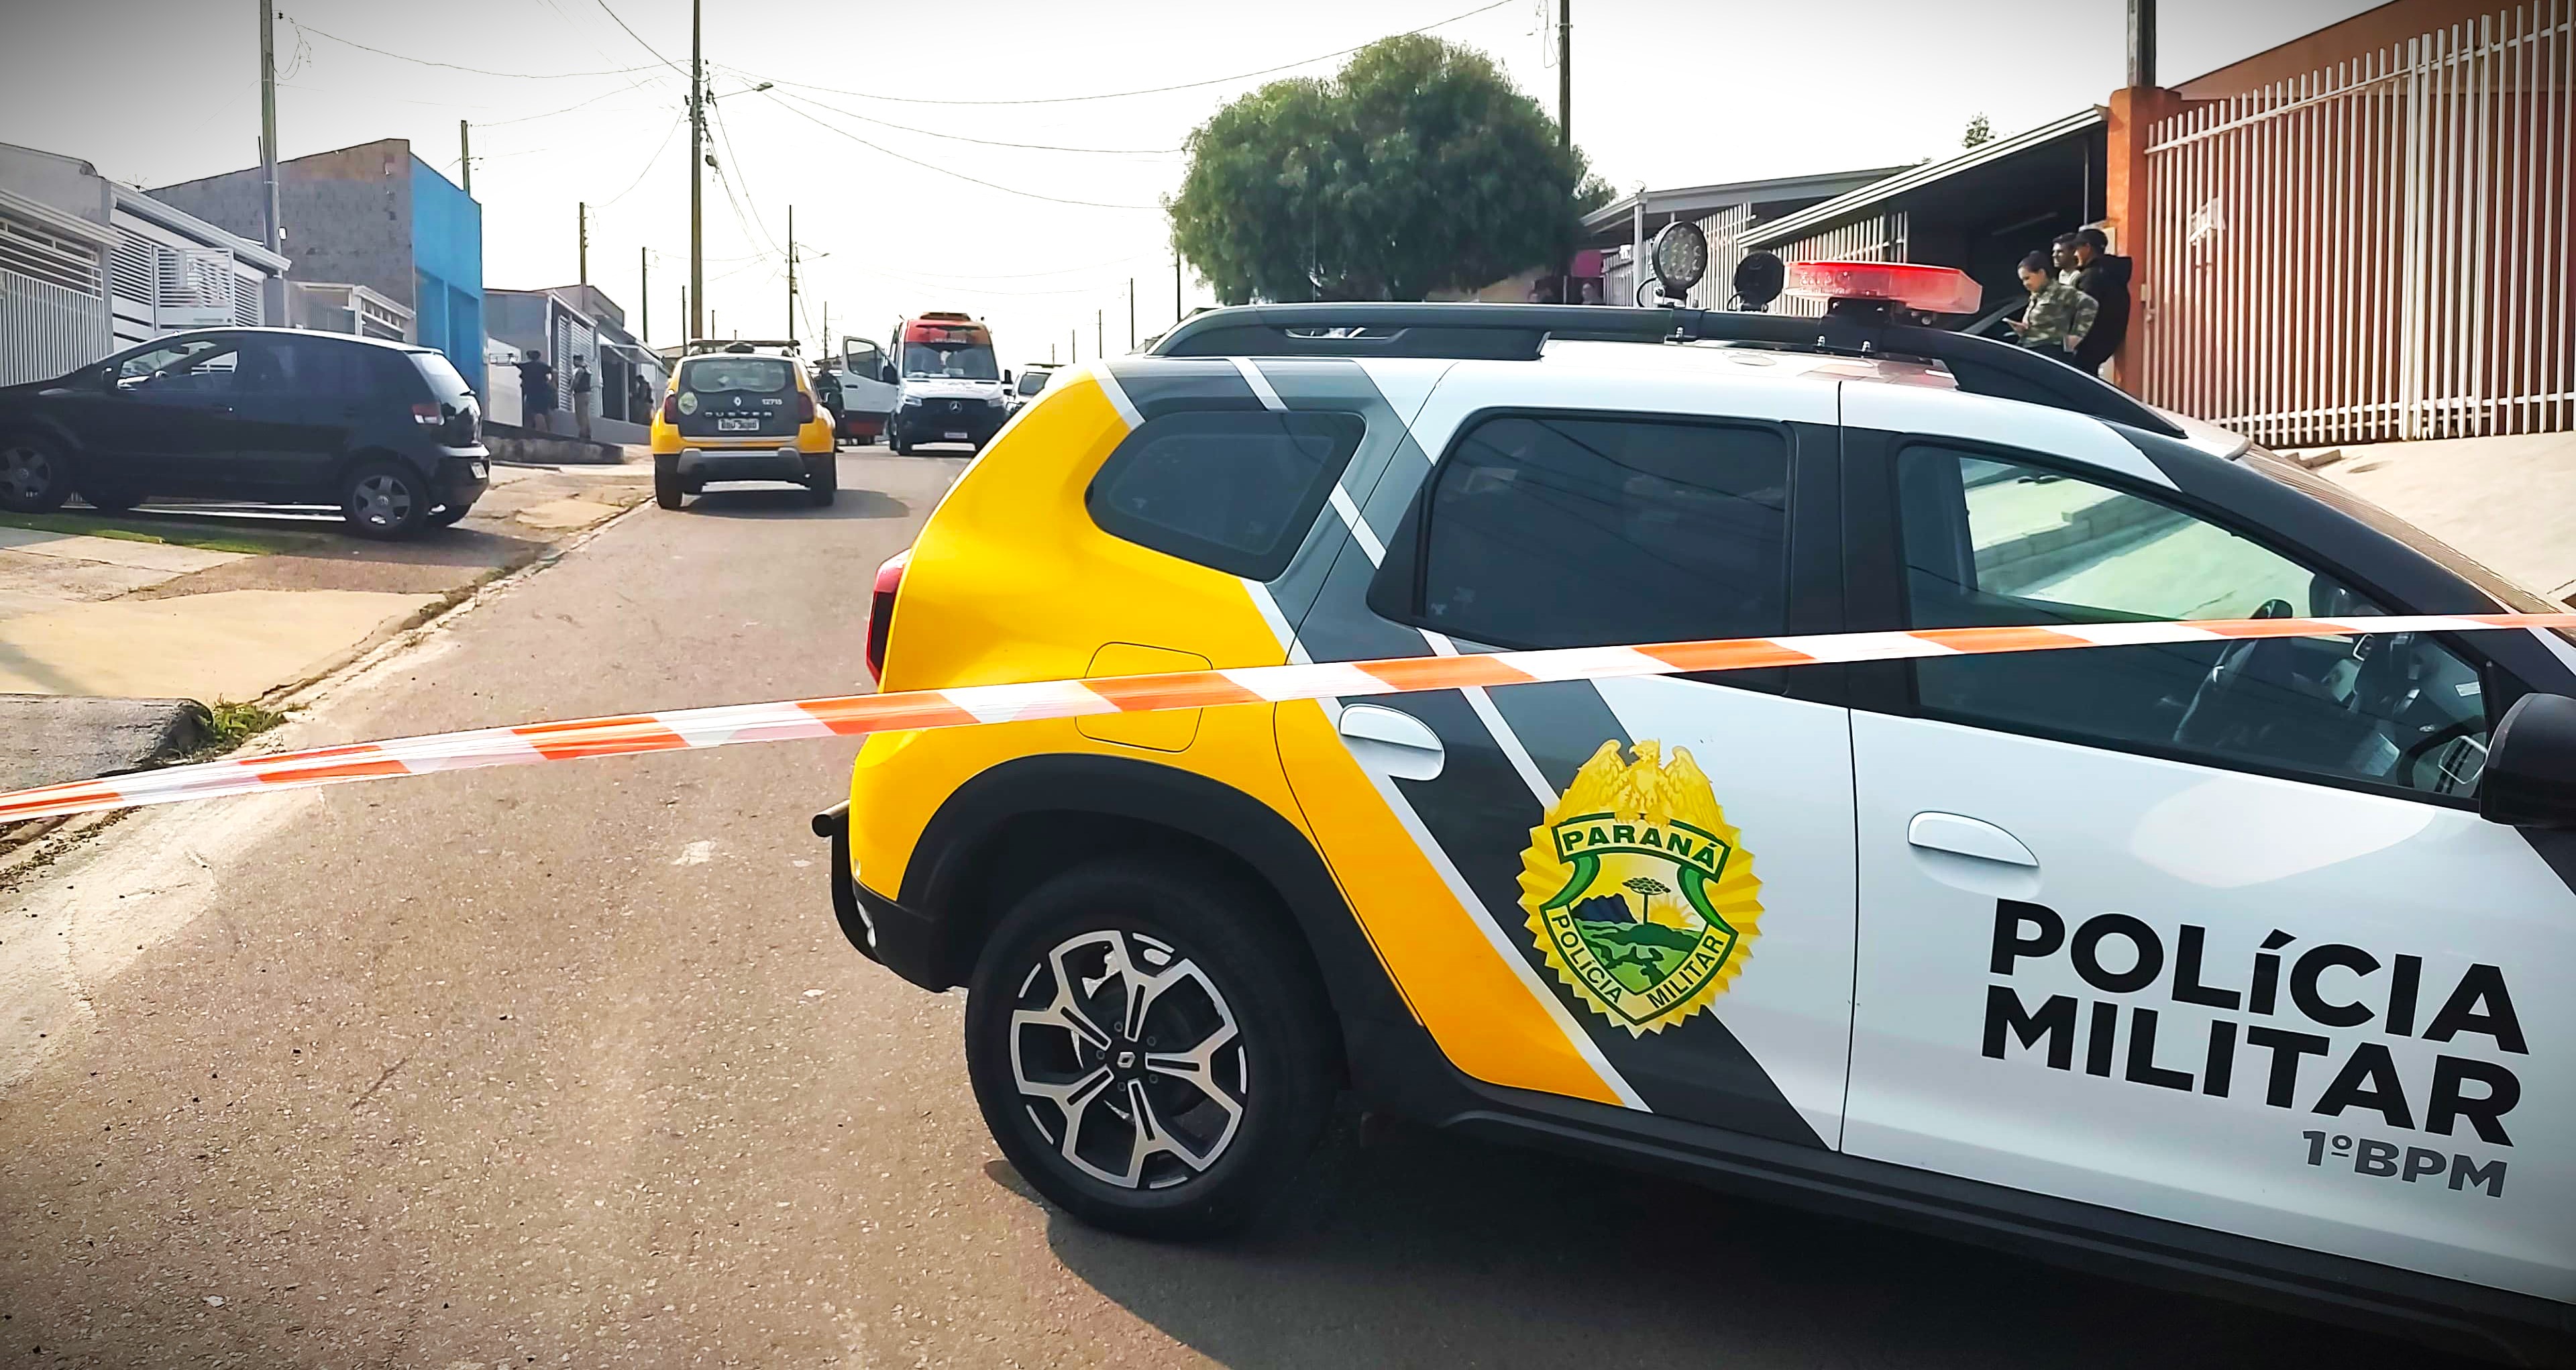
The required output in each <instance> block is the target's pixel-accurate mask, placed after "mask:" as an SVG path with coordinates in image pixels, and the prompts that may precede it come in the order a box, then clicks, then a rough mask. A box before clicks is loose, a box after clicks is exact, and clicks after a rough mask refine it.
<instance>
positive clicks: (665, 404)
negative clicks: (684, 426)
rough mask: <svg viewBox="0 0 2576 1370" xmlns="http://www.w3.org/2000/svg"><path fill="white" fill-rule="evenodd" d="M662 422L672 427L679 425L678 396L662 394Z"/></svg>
mask: <svg viewBox="0 0 2576 1370" xmlns="http://www.w3.org/2000/svg"><path fill="white" fill-rule="evenodd" d="M662 422H664V423H667V424H669V425H671V426H672V427H673V428H677V427H679V426H680V397H679V396H677V395H664V396H663V397H662Z"/></svg>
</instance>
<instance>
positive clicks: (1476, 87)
mask: <svg viewBox="0 0 2576 1370" xmlns="http://www.w3.org/2000/svg"><path fill="white" fill-rule="evenodd" d="M1189 154H1190V164H1189V171H1188V174H1187V175H1186V176H1185V177H1184V178H1183V180H1182V182H1181V192H1180V194H1179V195H1177V196H1174V197H1170V198H1168V199H1166V200H1165V201H1164V208H1165V210H1166V212H1167V213H1169V215H1170V216H1171V221H1172V241H1173V243H1174V244H1175V245H1176V246H1178V247H1179V248H1180V250H1181V252H1182V254H1183V255H1184V256H1186V257H1188V258H1189V260H1190V263H1191V265H1193V266H1195V267H1196V268H1197V269H1198V273H1199V275H1200V276H1201V277H1202V278H1204V279H1205V280H1206V281H1207V282H1208V283H1209V285H1211V286H1212V287H1214V289H1215V291H1216V293H1217V295H1218V297H1219V298H1221V299H1223V300H1225V301H1226V302H1227V303H1229V304H1242V303H1245V302H1247V301H1251V300H1334V299H1340V300H1418V299H1421V298H1423V297H1424V296H1425V295H1428V294H1430V293H1431V292H1433V291H1439V290H1472V289H1475V288H1476V287H1478V286H1482V285H1486V284H1489V283H1491V282H1494V281H1497V280H1501V279H1502V278H1504V277H1506V276H1510V275H1512V274H1514V273H1516V272H1520V271H1526V270H1528V269H1530V268H1532V267H1545V266H1552V265H1553V264H1555V263H1559V262H1562V261H1564V260H1565V258H1566V256H1567V255H1568V254H1570V253H1571V252H1572V250H1573V246H1574V240H1575V235H1576V233H1577V231H1578V230H1579V228H1580V225H1581V220H1582V215H1583V213H1584V211H1585V210H1586V209H1589V208H1594V207H1597V206H1599V205H1601V204H1604V203H1606V202H1608V200H1609V198H1610V191H1609V188H1608V187H1607V186H1606V185H1604V184H1602V182H1601V181H1600V180H1599V178H1597V177H1592V176H1588V175H1587V174H1586V173H1585V169H1584V163H1583V157H1582V154H1581V153H1580V152H1574V153H1568V152H1567V151H1565V150H1563V149H1560V148H1559V147H1558V146H1557V132H1556V123H1555V121H1554V120H1552V119H1550V118H1548V117H1547V115H1546V113H1545V112H1544V111H1542V110H1541V109H1540V108H1539V107H1538V104H1537V103H1536V102H1535V101H1533V100H1531V99H1530V98H1529V97H1528V96H1526V95H1523V94H1521V93H1520V92H1519V91H1517V90H1515V89H1513V88H1512V85H1511V83H1510V82H1509V81H1507V80H1505V79H1504V77H1503V75H1502V73H1501V72H1500V71H1498V70H1496V69H1495V67H1494V64H1493V62H1492V61H1491V60H1490V59H1488V58H1487V57H1485V56H1484V55H1483V54H1482V53H1479V52H1476V51H1474V50H1472V49H1468V48H1462V47H1456V46H1453V45H1451V44H1448V43H1444V42H1442V41H1440V40H1439V39H1437V38H1431V37H1426V36H1423V35H1420V34H1411V35H1406V36H1403V37H1397V38H1389V39H1385V40H1383V41H1381V42H1377V43H1373V44H1371V45H1369V46H1368V47H1365V48H1362V49H1361V50H1360V51H1359V52H1357V53H1355V54H1353V55H1352V57H1351V60H1350V62H1349V64H1348V65H1346V66H1344V67H1343V68H1342V70H1341V71H1340V73H1339V74H1337V75H1336V76H1334V77H1333V78H1332V79H1331V80H1316V79H1311V78H1309V79H1300V80H1290V81H1274V82H1272V83H1270V84H1269V85H1266V86H1263V87H1262V88H1261V89H1259V90H1256V91H1254V92H1253V93H1251V94H1250V95H1246V96H1244V97H1243V98H1242V99H1239V100H1236V101H1235V102H1233V103H1232V104H1229V105H1227V106H1226V107H1225V108H1223V109H1220V110H1218V111H1217V112H1216V114H1215V115H1214V117H1212V118H1210V119H1209V120H1208V121H1207V122H1206V123H1205V124H1202V125H1200V126H1199V127H1198V129H1196V130H1195V131H1193V132H1192V133H1191V134H1190V138H1189Z"/></svg>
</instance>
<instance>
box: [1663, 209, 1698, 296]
mask: <svg viewBox="0 0 2576 1370" xmlns="http://www.w3.org/2000/svg"><path fill="white" fill-rule="evenodd" d="M1650 259H1651V260H1652V261H1653V262H1654V265H1655V282H1656V289H1658V290H1660V291H1661V292H1662V293H1663V296H1664V298H1665V299H1668V300H1678V299H1681V298H1682V297H1684V296H1686V295H1688V294H1690V288H1691V287H1692V286H1695V285H1697V284H1699V280H1700V277H1702V276H1705V275H1707V274H1708V235H1707V234H1706V233H1703V232H1701V231H1700V227H1699V225H1697V224H1695V223H1692V222H1691V221H1689V220H1688V219H1675V220H1673V221H1672V222H1671V223H1668V224H1666V225H1664V227H1663V231H1661V232H1659V233H1657V234H1656V235H1655V242H1654V250H1653V252H1652V254H1651V258H1650Z"/></svg>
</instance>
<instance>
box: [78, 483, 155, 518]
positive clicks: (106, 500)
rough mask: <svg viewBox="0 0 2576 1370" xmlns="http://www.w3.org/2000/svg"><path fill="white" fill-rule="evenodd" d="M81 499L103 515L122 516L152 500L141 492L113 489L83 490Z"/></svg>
mask: <svg viewBox="0 0 2576 1370" xmlns="http://www.w3.org/2000/svg"><path fill="white" fill-rule="evenodd" d="M80 497H81V501H82V502H83V503H85V504H87V505H88V506H89V507H90V508H92V509H95V510H97V511H99V512H100V513H102V514H122V513H125V512H126V511H127V510H130V509H132V508H133V507H134V506H136V505H138V504H141V503H142V502H143V501H144V500H146V499H149V498H150V496H148V495H146V494H145V493H144V492H142V491H140V490H123V489H117V488H113V487H111V488H109V489H105V490H83V491H81V492H80Z"/></svg>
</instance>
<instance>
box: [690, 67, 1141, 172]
mask: <svg viewBox="0 0 2576 1370" xmlns="http://www.w3.org/2000/svg"><path fill="white" fill-rule="evenodd" d="M738 74H739V73H738ZM791 98H793V99H795V100H798V101H800V102H802V103H804V104H808V105H812V106H813V107H814V108H816V109H819V110H824V111H826V112H828V113H832V114H837V115H839V116H841V117H842V118H844V119H856V120H858V121H859V122H860V123H863V124H875V125H876V126H877V127H879V128H891V129H898V130H900V131H902V132H905V133H918V134H920V135H921V136H922V137H924V138H945V139H947V140H948V141H950V142H952V143H975V144H978V145H980V146H983V147H1015V148H1024V149H1027V150H1028V151H1031V152H1091V153H1099V154H1101V155H1103V156H1112V157H1171V156H1176V155H1178V154H1180V153H1182V152H1184V151H1187V149H1185V148H1177V147H1064V146H1060V145H1058V144H1055V143H1010V142H1004V141H1002V140H1000V139H997V138H969V137H967V136H966V135H965V134H962V133H941V132H939V131H938V130H936V129H927V128H914V127H913V126H912V125H910V124H898V123H895V122H893V121H892V120H888V119H876V118H871V117H869V116H867V115H865V114H859V113H854V112H853V111H850V110H846V109H838V108H835V107H834V106H831V105H827V104H824V103H823V102H822V101H820V100H816V99H812V98H809V97H807V96H803V95H798V96H794V97H791Z"/></svg>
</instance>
